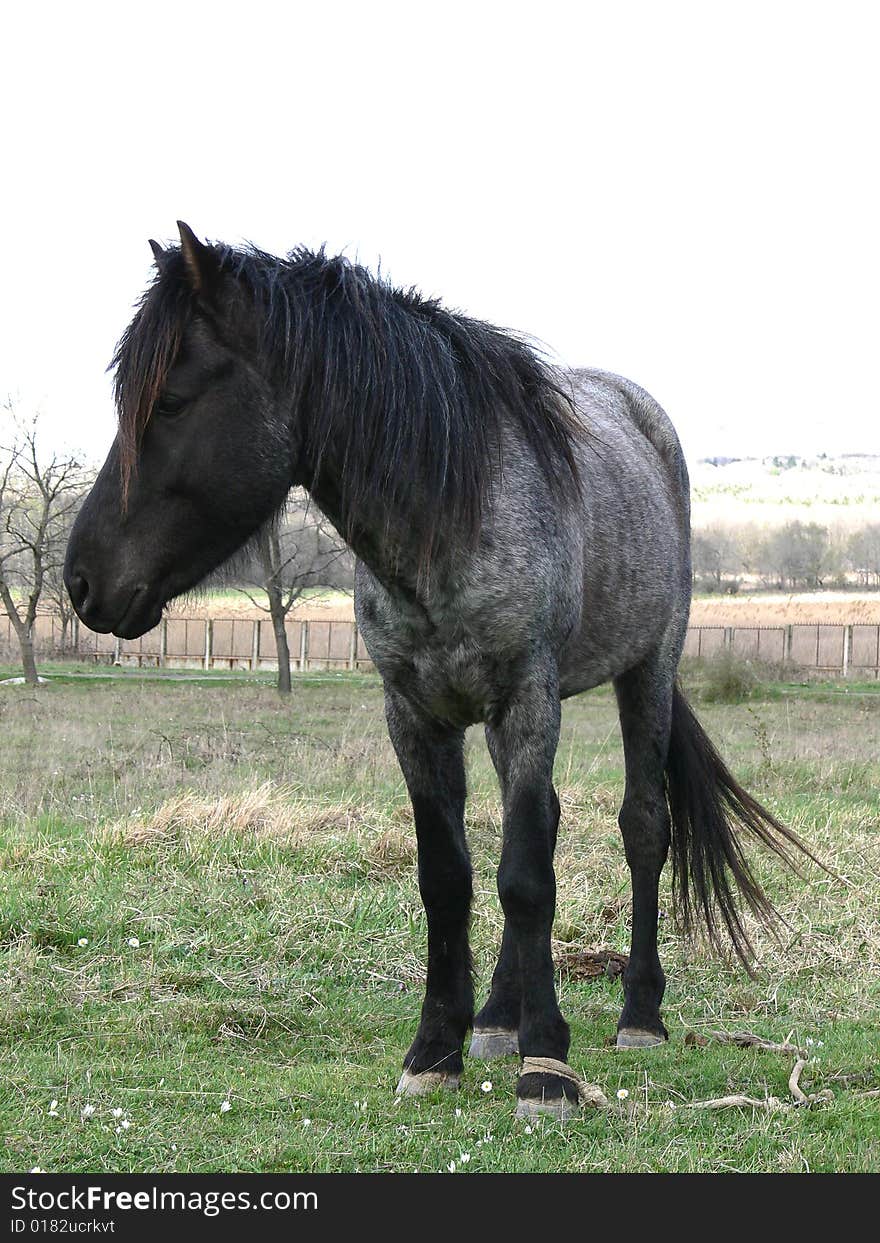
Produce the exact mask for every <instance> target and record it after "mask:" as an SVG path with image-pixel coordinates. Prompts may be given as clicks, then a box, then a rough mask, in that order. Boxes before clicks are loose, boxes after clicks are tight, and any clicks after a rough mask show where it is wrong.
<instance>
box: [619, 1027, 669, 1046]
mask: <svg viewBox="0 0 880 1243" xmlns="http://www.w3.org/2000/svg"><path fill="white" fill-rule="evenodd" d="M665 1039H666V1037H665V1036H661V1035H659V1033H658V1032H649V1031H645V1029H644V1028H642V1027H622V1028H621V1029H620V1031H619V1032H618V1033H617V1047H618V1049H650V1048H653V1047H654V1045H658V1044H663V1043H664V1042H665Z"/></svg>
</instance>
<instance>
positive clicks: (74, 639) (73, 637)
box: [70, 613, 79, 654]
mask: <svg viewBox="0 0 880 1243" xmlns="http://www.w3.org/2000/svg"><path fill="white" fill-rule="evenodd" d="M70 642H71V644H72V646H73V650H74V653H75V654H76V653H78V652H79V618H78V617H77V615H76V613H74V615H73V621H72V622H71V623H70Z"/></svg>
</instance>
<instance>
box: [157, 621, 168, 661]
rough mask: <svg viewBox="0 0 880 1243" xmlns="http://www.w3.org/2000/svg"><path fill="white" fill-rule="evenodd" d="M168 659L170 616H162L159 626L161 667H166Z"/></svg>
mask: <svg viewBox="0 0 880 1243" xmlns="http://www.w3.org/2000/svg"><path fill="white" fill-rule="evenodd" d="M167 660H168V618H167V617H163V618H162V624H161V626H160V627H159V668H160V669H164V668H165V665H166V663H167Z"/></svg>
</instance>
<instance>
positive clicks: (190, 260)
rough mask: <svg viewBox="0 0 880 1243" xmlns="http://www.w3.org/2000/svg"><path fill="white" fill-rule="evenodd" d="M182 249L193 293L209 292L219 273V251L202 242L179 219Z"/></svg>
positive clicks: (178, 225)
mask: <svg viewBox="0 0 880 1243" xmlns="http://www.w3.org/2000/svg"><path fill="white" fill-rule="evenodd" d="M177 227H178V229H179V230H180V251H181V254H182V255H183V264H184V268H185V269H186V275H187V278H188V279H189V283H190V285H191V287H192V290H193V293H197V294H209V293H210V291H211V287H212V285H213V283H214V279H215V277H216V275H217V253H216V251H214V250H213V249H212V247H210V246H206V245H205V244H204V242H200V241H199V239H198V238H197V237H196V235H195V233H193V231H192V229H191V228H190V227H189V225H188V224H186V223H184V221H183V220H178V222H177Z"/></svg>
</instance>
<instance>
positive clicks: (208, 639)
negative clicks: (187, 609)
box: [205, 617, 214, 669]
mask: <svg viewBox="0 0 880 1243" xmlns="http://www.w3.org/2000/svg"><path fill="white" fill-rule="evenodd" d="M213 652H214V621H213V618H210V617H209V618H208V620H207V621H206V622H205V668H206V669H210V668H211V657H212V655H213Z"/></svg>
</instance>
